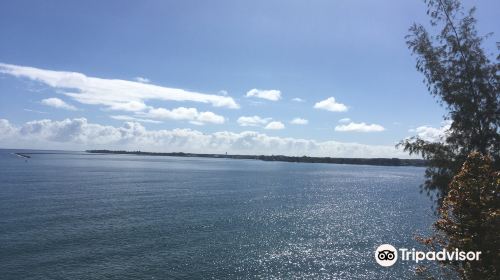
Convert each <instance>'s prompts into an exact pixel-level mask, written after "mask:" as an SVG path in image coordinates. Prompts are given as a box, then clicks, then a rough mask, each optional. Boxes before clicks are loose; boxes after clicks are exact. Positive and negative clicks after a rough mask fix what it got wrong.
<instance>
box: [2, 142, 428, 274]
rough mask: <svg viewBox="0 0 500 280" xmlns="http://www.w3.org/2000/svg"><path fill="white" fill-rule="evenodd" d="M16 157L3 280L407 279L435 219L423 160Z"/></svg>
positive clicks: (9, 177)
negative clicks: (404, 254)
mask: <svg viewBox="0 0 500 280" xmlns="http://www.w3.org/2000/svg"><path fill="white" fill-rule="evenodd" d="M13 152H16V151H13V150H0V278H1V279H412V278H416V276H415V275H414V264H412V263H409V262H400V261H398V262H397V263H396V264H395V265H394V266H392V267H389V268H383V267H381V266H379V265H378V264H377V263H376V262H375V259H374V250H375V249H376V247H377V246H378V245H380V244H383V243H390V244H392V245H394V246H395V247H396V248H398V247H407V248H413V247H415V248H420V249H422V247H421V246H420V245H419V244H417V243H416V242H415V240H414V236H415V235H416V234H425V233H428V231H429V228H430V226H431V224H432V222H433V221H434V216H433V214H432V210H431V207H430V205H431V202H430V200H429V199H428V198H427V197H426V196H425V195H422V194H420V193H419V185H420V184H421V183H422V182H423V179H424V178H423V175H424V169H423V168H420V167H386V166H384V167H381V166H362V165H339V164H310V163H286V162H263V161H257V160H234V159H207V158H179V157H154V156H135V155H95V154H86V153H82V152H55V153H40V152H42V151H31V152H37V154H31V158H30V159H27V160H25V159H23V158H20V157H18V156H16V155H14V154H13ZM24 152H27V151H24Z"/></svg>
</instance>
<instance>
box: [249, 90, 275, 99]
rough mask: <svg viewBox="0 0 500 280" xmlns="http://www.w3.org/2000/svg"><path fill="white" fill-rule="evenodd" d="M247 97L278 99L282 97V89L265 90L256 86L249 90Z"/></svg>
mask: <svg viewBox="0 0 500 280" xmlns="http://www.w3.org/2000/svg"><path fill="white" fill-rule="evenodd" d="M246 97H257V98H262V99H267V100H271V101H278V100H280V99H281V91H279V90H276V89H270V90H263V89H256V88H254V89H251V90H249V91H248V92H247V94H246Z"/></svg>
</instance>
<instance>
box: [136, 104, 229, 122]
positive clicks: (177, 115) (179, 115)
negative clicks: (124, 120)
mask: <svg viewBox="0 0 500 280" xmlns="http://www.w3.org/2000/svg"><path fill="white" fill-rule="evenodd" d="M136 114H137V115H138V116H141V117H146V118H151V119H160V120H181V121H182V120H184V121H190V122H191V123H193V124H198V125H199V124H203V123H213V124H223V123H224V121H225V119H224V117H223V116H220V115H217V114H214V113H212V112H198V110H197V109H196V108H185V107H179V108H175V109H172V110H168V109H165V108H150V109H149V110H148V111H147V112H138V113H136Z"/></svg>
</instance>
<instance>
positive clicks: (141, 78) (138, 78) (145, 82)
mask: <svg viewBox="0 0 500 280" xmlns="http://www.w3.org/2000/svg"><path fill="white" fill-rule="evenodd" d="M134 80H136V81H138V82H139V83H144V84H147V83H150V82H151V80H149V79H148V78H144V77H135V78H134Z"/></svg>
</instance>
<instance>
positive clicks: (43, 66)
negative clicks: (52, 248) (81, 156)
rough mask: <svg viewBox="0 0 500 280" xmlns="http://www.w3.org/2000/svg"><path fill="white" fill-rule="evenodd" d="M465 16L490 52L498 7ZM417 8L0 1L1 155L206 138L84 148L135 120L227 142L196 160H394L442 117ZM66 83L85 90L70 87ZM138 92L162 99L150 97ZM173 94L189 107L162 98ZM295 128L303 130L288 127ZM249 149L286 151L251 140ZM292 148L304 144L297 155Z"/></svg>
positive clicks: (408, 4)
mask: <svg viewBox="0 0 500 280" xmlns="http://www.w3.org/2000/svg"><path fill="white" fill-rule="evenodd" d="M472 5H476V6H477V8H478V10H477V13H476V15H477V18H478V20H479V22H478V27H479V30H480V32H481V33H487V32H495V34H494V35H493V36H492V37H491V38H490V40H489V41H487V42H486V43H485V46H486V47H487V48H488V49H490V50H494V42H495V41H498V39H497V38H498V35H497V33H498V28H499V26H500V25H499V21H498V18H500V2H498V1H493V0H491V1H466V2H465V6H466V7H471V6H472ZM425 10H426V7H425V4H424V3H423V2H421V1H286V2H284V1H269V0H267V1H246V2H243V1H134V2H132V1H129V2H127V1H81V2H77V1H3V2H0V36H1V38H2V44H0V63H3V64H2V65H3V66H2V67H3V72H2V73H0V119H3V120H4V122H3V127H4V130H5V131H4V135H7V132H6V131H10V132H9V133H10V134H12V135H11V136H9V137H7V136H4V138H3V140H1V139H0V146H4V147H10V146H16V147H26V148H30V147H34V148H74V149H83V148H93V147H97V146H99V147H117V148H119V147H124V148H138V149H142V150H168V149H180V150H184V151H198V149H199V147H198V146H199V145H198V144H197V142H196V141H202V142H203V141H208V140H206V138H193V139H196V140H192V139H191V138H190V139H191V140H185V139H184V140H182V141H184V142H185V141H188V142H189V141H190V143H189V144H182V145H181V144H179V143H177V142H175V143H177V144H176V145H177V146H176V145H170V146H171V148H165V145H161V146H154V145H153V146H151V145H148V143H150V142H148V141H150V138H147V139H149V140H147V141H146V140H144V139H142V138H141V140H140V141H139V140H137V139H135V140H130V139H129V140H127V141H124V140H123V139H120V140H117V139H115V138H112V140H110V139H108V140H106V139H103V140H102V141H101V142H99V143H97V142H95V141H92V139H90V138H89V135H90V134H89V133H90V132H88V129H89V127H93V129H95V127H99V128H100V129H104V131H107V130H106V129H105V128H106V127H108V128H109V129H115V130H116V131H120V133H122V134H123V130H126V129H130V127H128V126H127V125H130V124H126V123H125V122H127V121H133V122H134V123H135V122H137V124H138V126H136V128H134V129H138V128H137V127H139V129H140V130H143V131H146V132H147V133H150V134H148V137H152V136H151V135H153V134H154V135H156V134H158V133H160V134H161V132H163V133H167V134H168V133H173V132H172V131H183V132H182V133H184V134H186V133H188V134H189V133H201V134H203V135H210V136H211V137H212V138H214V136H213V135H214V133H219V132H226V133H232V135H233V134H234V135H236V136H234V135H233V136H231V137H236V138H237V139H236V140H235V139H233V138H231V139H232V140H227V141H230V142H231V141H233V142H231V144H227V143H226V142H224V143H226V144H224V145H222V144H221V145H222V146H220V145H219V144H220V143H219V142H217V141H219V140H220V139H219V138H218V137H220V135H219V134H217V137H215V138H217V139H219V140H217V141H215V140H210V141H209V142H210V144H207V145H208V146H203V151H206V152H210V151H212V150H213V151H214V152H221V151H225V150H229V151H230V152H239V153H275V152H276V153H277V152H281V153H287V154H305V153H308V154H311V155H328V156H339V155H342V156H349V155H352V156H363V152H366V151H367V150H370V151H371V150H373V151H374V152H373V154H370V155H374V156H393V155H396V156H403V155H402V154H401V153H398V152H394V153H393V152H391V150H390V148H389V147H392V146H393V145H394V143H396V142H398V141H399V140H400V139H403V138H405V137H408V136H411V135H415V134H416V133H417V134H418V133H423V134H425V135H427V136H429V137H431V136H432V135H435V134H436V133H438V131H439V130H440V129H441V128H440V127H441V126H442V125H443V123H442V116H443V114H444V113H445V111H444V109H443V108H440V107H439V105H437V104H436V102H435V100H434V99H433V98H432V97H431V96H430V95H429V94H428V93H427V90H426V88H425V86H424V85H423V83H422V79H423V76H422V75H421V74H420V73H418V72H417V71H416V70H415V58H414V57H412V56H411V54H410V51H409V50H408V49H407V47H406V44H405V40H404V36H405V35H406V34H407V30H408V28H409V26H410V25H411V24H412V23H413V22H419V23H427V22H428V19H427V17H426V15H425ZM28 67H29V68H28ZM0 68H1V67H0ZM0 70H1V69H0ZM44 71H55V72H50V73H53V74H54V75H56V76H57V77H56V78H54V77H52V78H51V79H52V80H51V79H49V78H47V73H49V72H44ZM65 72H76V73H80V74H81V75H85V76H83V77H86V78H90V79H87V80H85V81H83V80H79V81H76V82H75V81H74V80H71V78H68V76H67V75H66V76H65ZM79 77H80V76H79ZM137 77H142V78H144V79H146V80H141V83H139V82H137V81H138V78H137ZM86 78H84V79H86ZM92 78H98V80H95V81H99V83H100V82H102V84H101V85H100V86H102V87H103V88H99V90H96V89H95V87H94V86H93V82H92V81H94V80H92ZM54 79H56V80H57V81H58V82H55V81H56V80H54ZM61 79H67V80H66V81H62V82H61ZM68 79H69V80H68ZM116 80H124V81H132V82H133V83H129V84H127V83H125V84H124V85H122V84H117V83H116V82H115V81H116ZM58 83H59V84H58ZM141 84H142V85H145V86H144V87H142V86H141ZM68 85H69V86H71V88H68ZM129 86H130V87H133V88H136V89H134V90H130V89H129V88H128V87H129ZM150 86H158V87H159V88H161V89H159V92H156V93H154V94H153V95H154V97H151V93H150V91H151V90H152V89H151V87H150ZM172 89H180V90H181V92H180V93H179V94H181V95H182V94H184V95H190V94H191V93H198V94H200V96H195V97H192V98H181V99H179V98H173V97H172V96H171V95H172V94H173V90H172ZM252 89H257V91H253V92H252V94H248V92H249V91H251V90H252ZM82 92H83V94H82ZM131 92H133V94H132V93H131ZM277 92H279V97H280V98H279V99H278V98H277ZM72 94H73V95H72ZM143 94H144V95H143ZM247 94H248V95H253V96H250V97H247V96H246V95H247ZM262 95H263V96H264V97H267V99H265V98H259V97H258V96H262ZM144 96H149V97H144ZM218 96H219V97H218ZM331 97H333V98H334V100H335V101H334V102H332V99H329V98H331ZM89 98H91V99H89ZM127 98H131V99H130V100H129V101H131V102H132V103H130V104H125V105H124V103H123V102H125V101H127ZM294 98H300V99H301V100H302V101H301V102H297V101H294V100H293V99H294ZM111 99H112V100H111ZM269 99H278V100H269ZM207 100H212V101H207ZM228 100H229V101H231V100H232V101H231V102H234V104H233V105H231V104H229V103H231V102H229V103H227V102H226V101H228ZM325 100H326V101H325ZM321 101H324V102H323V103H320V102H321ZM113 102H114V103H113ZM117 102H118V103H119V104H118V103H117ZM220 102H222V103H220ZM224 102H226V103H224ZM219 103H220V104H219ZM317 103H319V104H320V105H316V104H317ZM235 104H236V106H235ZM321 104H322V105H321ZM342 104H343V105H344V106H345V108H343V107H342V106H341V105H342ZM122 105H123V106H122ZM328 105H330V107H329V106H328ZM124 106H125V107H124ZM332 106H333V107H332ZM339 106H340V107H339ZM236 107H238V108H236ZM315 107H316V108H315ZM179 108H183V109H181V110H176V109H179ZM325 108H330V109H332V108H333V111H329V110H325ZM339 108H340V109H339ZM207 112H209V113H207ZM255 116H257V117H259V118H255ZM242 117H243V118H242ZM250 117H252V119H249V118H250ZM82 118H85V122H83V123H82V122H81V121H80V122H77V123H78V124H74V123H72V122H71V120H75V119H77V120H82ZM221 118H222V119H221ZM241 118H242V119H241ZM295 118H300V119H303V120H307V124H304V121H299V122H298V123H302V124H292V123H291V121H292V120H293V119H295ZM66 119H68V122H67V123H63V121H64V120H66ZM342 119H343V121H342V122H339V121H340V120H342ZM347 119H349V120H347ZM41 120H45V122H43V124H42V123H41V122H40V121H41ZM47 120H50V122H48V121H47ZM238 120H240V121H238ZM251 120H253V121H255V120H258V122H257V123H255V122H254V123H249V121H251ZM259 121H260V122H259ZM270 123H272V125H270ZM296 123H297V122H296ZM34 124H37V125H38V126H40V127H38V128H37V129H34V128H32V127H31V126H33V125H34ZM252 124H255V125H252ZM44 125H45V126H44ZM27 126H28V127H30V128H26V127H27ZM47 126H49V127H47ZM75 126H76V127H78V128H74V127H75ZM124 126H127V128H124ZM54 127H57V128H54ZM61 127H62V128H61ZM68 127H71V129H72V130H68ZM266 127H267V128H268V129H266ZM0 128H1V126H0ZM269 128H274V129H269ZM109 129H108V130H109ZM55 130H57V132H54V131H55ZM127 131H128V130H127ZM248 132H252V133H253V134H252V133H250V134H248ZM50 133H52V134H54V135H52V134H50ZM92 133H98V134H99V135H101V134H102V133H104V132H102V131H100V130H99V132H96V131H95V130H92ZM155 133H156V134H155ZM182 133H181V134H182ZM243 133H246V134H245V135H244V136H242V135H243ZM247 134H248V135H247ZM68 135H69V136H68ZM82 135H84V136H82ZM92 135H93V134H92ZM141 135H142V134H141ZM189 135H191V134H189ZM249 135H250V136H249ZM142 136H143V135H142ZM142 136H141V137H142ZM184 136H185V135H184ZM30 137H31V138H32V139H30ZM157 137H159V136H155V137H153V138H154V139H157ZM176 137H181V136H179V135H177V134H176ZM238 137H240V138H238ZM241 137H243V138H241ZM245 137H247V138H245ZM266 137H267V138H266ZM35 138H36V139H35ZM33 139H35V140H36V141H34V140H33ZM169 139H170V138H169ZM176 139H177V138H176ZM241 139H246V140H245V141H247V140H248V141H249V142H248V143H246V142H245V141H243V140H241ZM249 139H250V140H249ZM261 139H267V140H262V141H268V139H274V140H275V141H278V142H279V143H281V144H280V145H284V146H283V147H281V148H280V149H277V150H273V145H274V144H271V143H273V142H272V141H271V140H269V141H271V142H265V143H264V144H263V143H257V144H256V143H254V142H252V141H261ZM286 139H288V140H286ZM290 139H292V140H290ZM298 139H305V140H308V141H312V142H311V143H313V144H314V145H313V144H311V145H313V146H314V147H313V148H310V147H309V148H307V149H306V148H303V147H302V146H300V147H302V148H297V150H296V151H295V150H294V147H296V146H294V145H295V144H296V140H298ZM136 140H137V141H136ZM164 140H165V139H163V138H162V139H161V140H158V141H160V142H161V141H164ZM165 141H166V142H164V143H167V142H168V143H172V142H169V141H172V140H168V141H167V140H165ZM176 141H177V140H176ZM179 141H180V142H182V141H181V140H179ZM238 141H240V142H241V141H243V142H245V143H246V144H241V143H240V142H238ZM280 141H281V142H280ZM283 141H284V142H283ZM287 141H292V143H295V144H293V145H291V144H290V142H287ZM294 141H295V142H294ZM184 142H182V143H184ZM212 142H213V143H212ZM236 142H237V143H239V144H238V145H240V144H241V145H240V146H238V145H236V144H234V143H236ZM299 142H300V141H299ZM120 143H121V144H120ZM123 143H125V144H123ZM328 143H329V144H328ZM335 143H337V146H335ZM353 143H356V144H359V145H357V146H356V145H354V144H353ZM316 144H317V146H316ZM327 144H328V145H327ZM351 144H352V145H351ZM120 145H121V146H120ZM179 145H180V146H179ZM218 145H219V146H218ZM290 145H291V146H290ZM308 145H309V144H308ZM325 145H326V146H328V147H329V148H328V149H326V148H324V147H325ZM332 145H333V146H332ZM248 146H252V147H248ZM318 147H319V148H318ZM339 147H343V148H339ZM345 147H349V148H345ZM356 147H357V148H356ZM359 147H362V148H359ZM381 147H382V148H381ZM372 148H373V149H372ZM356 149H357V150H356Z"/></svg>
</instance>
